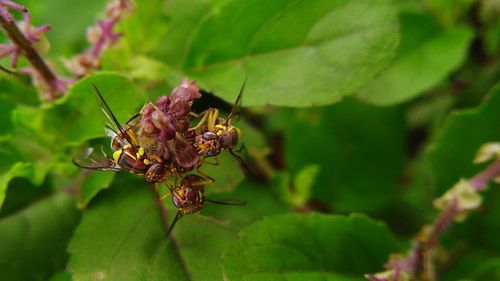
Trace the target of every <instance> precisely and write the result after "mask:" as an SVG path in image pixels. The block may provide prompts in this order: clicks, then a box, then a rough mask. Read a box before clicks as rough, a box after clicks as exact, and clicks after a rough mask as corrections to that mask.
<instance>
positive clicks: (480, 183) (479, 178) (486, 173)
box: [469, 159, 500, 191]
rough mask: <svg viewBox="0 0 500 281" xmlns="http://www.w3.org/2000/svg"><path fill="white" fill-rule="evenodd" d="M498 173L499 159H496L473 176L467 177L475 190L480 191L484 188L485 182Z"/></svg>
mask: <svg viewBox="0 0 500 281" xmlns="http://www.w3.org/2000/svg"><path fill="white" fill-rule="evenodd" d="M498 175H500V159H499V160H496V161H495V162H493V163H492V164H490V165H489V166H488V167H486V169H484V170H482V171H481V172H479V173H477V174H476V175H475V176H473V177H472V178H470V179H469V182H470V184H472V186H474V188H476V190H477V191H481V190H483V189H484V188H485V186H486V183H487V182H488V181H490V180H491V179H493V178H495V177H497V176H498Z"/></svg>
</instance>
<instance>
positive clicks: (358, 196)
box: [278, 99, 404, 212]
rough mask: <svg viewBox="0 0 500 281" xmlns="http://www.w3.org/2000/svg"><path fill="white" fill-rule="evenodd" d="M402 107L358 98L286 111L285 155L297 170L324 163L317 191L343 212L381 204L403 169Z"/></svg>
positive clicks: (332, 206) (319, 196)
mask: <svg viewBox="0 0 500 281" xmlns="http://www.w3.org/2000/svg"><path fill="white" fill-rule="evenodd" d="M401 113H402V112H401V110H400V109H399V108H395V107H393V108H378V107H374V106H370V105H366V104H363V103H360V102H358V101H355V100H353V99H346V100H344V101H343V102H341V103H339V104H336V105H333V106H330V107H325V108H315V109H308V110H296V111H294V112H284V113H283V114H284V117H285V118H284V121H283V122H286V123H283V124H281V125H278V126H280V127H281V128H286V129H285V140H284V148H285V154H284V155H285V156H284V157H286V158H285V160H286V163H287V165H288V167H289V169H290V170H291V172H292V174H294V173H297V172H298V171H300V170H301V169H302V168H303V167H304V165H307V164H318V165H319V166H321V167H322V169H321V171H320V172H319V175H318V177H317V180H316V182H315V184H314V188H313V196H314V197H315V198H317V199H318V200H320V201H322V202H324V203H328V205H329V206H330V207H331V208H332V209H334V210H339V211H346V212H348V211H366V210H376V209H378V208H381V207H382V206H383V205H384V204H385V203H386V202H387V201H388V199H389V198H391V196H392V193H393V191H394V190H395V189H396V186H397V183H398V180H399V176H400V173H401V169H402V161H403V149H404V148H403V145H404V123H403V116H402V114H401Z"/></svg>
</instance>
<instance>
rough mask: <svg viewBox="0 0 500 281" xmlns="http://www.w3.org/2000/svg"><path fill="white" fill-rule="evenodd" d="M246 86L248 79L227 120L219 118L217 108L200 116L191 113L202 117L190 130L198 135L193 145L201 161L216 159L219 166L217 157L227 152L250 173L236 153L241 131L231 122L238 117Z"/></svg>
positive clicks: (198, 115) (210, 109) (194, 114)
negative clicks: (210, 158)
mask: <svg viewBox="0 0 500 281" xmlns="http://www.w3.org/2000/svg"><path fill="white" fill-rule="evenodd" d="M245 84H246V79H245V81H244V82H243V85H242V86H241V88H240V92H239V94H238V97H237V98H236V101H235V102H234V104H233V106H232V109H231V112H230V113H229V115H228V116H227V118H226V119H224V118H221V117H219V110H218V109H217V108H209V109H207V110H206V111H204V112H202V113H200V114H196V113H191V114H192V115H193V116H195V117H197V118H199V117H201V119H200V121H199V122H198V124H197V125H195V126H194V127H192V128H189V130H188V133H192V132H195V133H196V134H195V135H196V137H195V138H194V144H193V145H194V146H195V147H196V149H197V151H198V153H199V154H200V155H201V156H202V159H201V161H204V159H203V158H209V157H214V159H215V161H216V163H215V164H216V165H217V164H218V161H219V160H218V158H217V155H219V154H220V153H221V152H222V151H227V152H229V153H230V154H231V155H232V156H233V157H235V158H236V160H237V161H238V162H239V163H240V165H241V166H242V167H243V168H245V170H246V171H249V169H248V166H247V165H246V164H245V162H244V161H243V159H241V157H240V156H239V155H238V154H236V151H235V148H236V146H237V145H238V144H239V143H240V140H241V130H240V129H239V128H238V127H236V126H234V125H233V124H231V121H232V120H233V118H234V117H236V115H237V110H238V108H239V106H240V103H241V97H242V96H243V92H244V89H245Z"/></svg>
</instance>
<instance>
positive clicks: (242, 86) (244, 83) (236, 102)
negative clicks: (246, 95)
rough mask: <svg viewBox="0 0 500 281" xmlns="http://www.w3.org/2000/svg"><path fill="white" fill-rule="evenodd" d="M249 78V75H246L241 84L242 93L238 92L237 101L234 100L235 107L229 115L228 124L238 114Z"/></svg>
mask: <svg viewBox="0 0 500 281" xmlns="http://www.w3.org/2000/svg"><path fill="white" fill-rule="evenodd" d="M247 78H248V77H245V81H243V85H241V88H240V93H239V94H238V97H237V98H236V101H235V102H234V104H233V107H232V108H231V112H230V113H229V115H228V116H227V119H226V125H228V124H229V122H230V121H231V119H232V118H234V116H235V115H236V111H237V110H238V108H239V106H240V104H241V97H242V96H243V92H244V90H245V85H246V83H247Z"/></svg>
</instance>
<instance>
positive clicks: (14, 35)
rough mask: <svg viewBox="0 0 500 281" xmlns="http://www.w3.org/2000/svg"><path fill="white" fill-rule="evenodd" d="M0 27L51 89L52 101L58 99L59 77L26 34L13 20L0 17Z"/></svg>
mask: <svg viewBox="0 0 500 281" xmlns="http://www.w3.org/2000/svg"><path fill="white" fill-rule="evenodd" d="M0 25H1V26H2V28H3V29H4V30H5V32H6V33H7V35H8V36H9V38H10V39H11V40H12V42H14V44H16V46H18V47H19V48H20V50H21V51H22V52H23V53H24V54H25V56H26V58H27V59H28V61H29V62H30V63H31V65H32V66H33V67H34V68H35V69H36V70H37V71H38V73H39V74H40V76H41V77H42V79H43V80H44V81H45V82H46V84H47V85H48V86H49V88H50V89H51V91H50V92H51V97H50V98H51V99H52V100H54V99H55V98H56V92H57V89H58V79H57V76H56V75H55V74H54V72H52V70H51V69H50V68H49V66H48V65H47V64H46V63H45V61H44V60H43V59H42V57H41V56H40V54H38V52H37V51H36V50H35V48H34V47H33V45H32V44H31V42H30V41H29V40H28V39H27V38H26V36H24V34H23V33H22V32H21V30H19V28H18V27H17V25H16V23H15V22H14V21H13V20H8V19H6V18H4V17H2V16H0Z"/></svg>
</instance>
